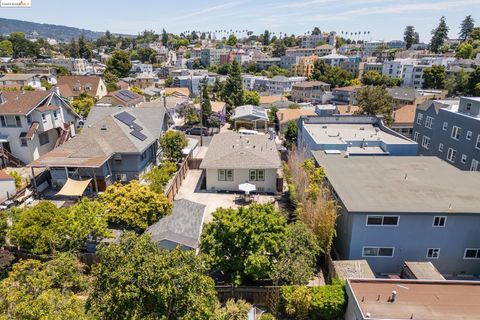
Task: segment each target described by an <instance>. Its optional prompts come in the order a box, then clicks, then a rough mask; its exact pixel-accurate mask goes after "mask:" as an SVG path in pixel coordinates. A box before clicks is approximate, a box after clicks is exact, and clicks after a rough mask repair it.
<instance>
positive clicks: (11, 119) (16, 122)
mask: <svg viewBox="0 0 480 320" xmlns="http://www.w3.org/2000/svg"><path fill="white" fill-rule="evenodd" d="M0 121H1V123H2V127H13V128H15V127H21V126H22V121H21V119H20V116H1V117H0Z"/></svg>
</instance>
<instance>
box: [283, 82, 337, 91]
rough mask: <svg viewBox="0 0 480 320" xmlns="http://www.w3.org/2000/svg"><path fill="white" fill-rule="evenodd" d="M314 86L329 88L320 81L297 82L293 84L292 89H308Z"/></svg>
mask: <svg viewBox="0 0 480 320" xmlns="http://www.w3.org/2000/svg"><path fill="white" fill-rule="evenodd" d="M314 86H326V87H330V84H328V83H326V82H322V81H303V82H299V83H296V84H294V85H293V86H292V87H293V89H295V88H300V87H301V88H310V87H314Z"/></svg>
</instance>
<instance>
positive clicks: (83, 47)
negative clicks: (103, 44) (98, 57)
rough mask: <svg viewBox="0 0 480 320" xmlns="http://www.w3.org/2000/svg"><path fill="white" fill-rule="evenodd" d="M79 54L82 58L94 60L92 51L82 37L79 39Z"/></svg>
mask: <svg viewBox="0 0 480 320" xmlns="http://www.w3.org/2000/svg"><path fill="white" fill-rule="evenodd" d="M78 54H79V56H80V58H83V59H87V60H90V59H92V56H93V53H92V50H91V49H90V48H89V47H88V45H87V42H86V40H85V37H84V36H83V35H82V36H80V37H79V38H78Z"/></svg>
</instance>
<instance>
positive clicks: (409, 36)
mask: <svg viewBox="0 0 480 320" xmlns="http://www.w3.org/2000/svg"><path fill="white" fill-rule="evenodd" d="M403 41H405V44H406V48H407V49H410V48H411V47H412V45H413V44H414V43H415V42H416V32H415V27H414V26H406V27H405V31H404V32H403Z"/></svg>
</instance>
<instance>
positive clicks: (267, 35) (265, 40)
mask: <svg viewBox="0 0 480 320" xmlns="http://www.w3.org/2000/svg"><path fill="white" fill-rule="evenodd" d="M262 44H263V45H264V46H268V45H269V44H270V31H268V30H265V32H264V33H263V39H262Z"/></svg>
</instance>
